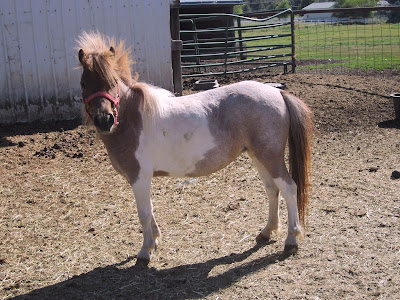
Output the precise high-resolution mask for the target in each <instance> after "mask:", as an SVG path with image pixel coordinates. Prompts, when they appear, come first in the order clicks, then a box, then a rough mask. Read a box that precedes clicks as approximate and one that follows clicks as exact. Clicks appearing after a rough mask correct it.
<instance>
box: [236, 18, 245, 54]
mask: <svg viewBox="0 0 400 300" xmlns="http://www.w3.org/2000/svg"><path fill="white" fill-rule="evenodd" d="M236 23H237V27H238V37H239V51H240V59H241V60H244V53H243V42H242V38H243V36H242V21H241V19H240V17H237V18H236Z"/></svg>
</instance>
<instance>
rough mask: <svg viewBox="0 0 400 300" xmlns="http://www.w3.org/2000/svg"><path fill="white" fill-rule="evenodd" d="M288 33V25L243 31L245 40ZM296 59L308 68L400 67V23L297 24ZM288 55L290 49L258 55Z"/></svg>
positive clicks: (284, 39) (257, 44)
mask: <svg viewBox="0 0 400 300" xmlns="http://www.w3.org/2000/svg"><path fill="white" fill-rule="evenodd" d="M279 33H281V34H282V33H290V26H283V27H277V28H273V29H262V30H257V31H256V30H253V31H245V32H244V33H243V36H244V37H251V36H258V35H270V34H279ZM295 40H296V59H297V60H298V62H299V63H301V62H302V61H303V62H304V61H306V62H308V63H309V66H310V68H315V67H318V68H330V67H340V66H342V67H346V68H350V69H352V68H357V69H376V70H383V69H390V68H399V67H400V24H386V23H380V24H367V25H361V24H348V25H346V24H345V25H333V24H310V23H299V24H296V30H295ZM277 44H290V37H282V38H274V39H268V40H261V41H249V42H247V46H248V47H249V48H251V47H260V46H266V45H277ZM282 53H290V48H285V49H279V50H272V51H264V52H259V53H257V55H271V54H282Z"/></svg>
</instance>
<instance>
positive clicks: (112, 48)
mask: <svg viewBox="0 0 400 300" xmlns="http://www.w3.org/2000/svg"><path fill="white" fill-rule="evenodd" d="M110 51H111V53H112V54H113V55H115V49H114V47H113V46H111V47H110Z"/></svg>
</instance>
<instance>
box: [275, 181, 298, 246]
mask: <svg viewBox="0 0 400 300" xmlns="http://www.w3.org/2000/svg"><path fill="white" fill-rule="evenodd" d="M274 182H275V184H276V185H277V186H278V188H279V189H280V191H281V195H282V197H283V198H284V199H285V200H286V204H287V208H288V223H289V228H288V236H287V239H286V241H285V244H286V245H298V242H297V239H296V237H297V236H299V235H302V233H303V229H302V227H301V225H300V220H299V214H298V209H297V186H296V183H295V182H294V181H293V179H292V178H291V177H290V176H289V174H288V173H286V176H285V178H284V179H283V178H274Z"/></svg>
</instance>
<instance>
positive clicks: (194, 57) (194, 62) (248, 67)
mask: <svg viewBox="0 0 400 300" xmlns="http://www.w3.org/2000/svg"><path fill="white" fill-rule="evenodd" d="M291 13H292V11H291V10H290V9H289V10H284V11H277V12H274V13H273V14H272V16H269V17H267V18H262V19H259V18H251V17H245V16H241V15H234V14H207V15H204V14H197V15H180V22H181V31H180V33H181V39H182V41H183V49H182V55H181V58H182V77H200V76H211V75H225V76H226V75H228V74H236V73H241V72H250V71H254V70H259V69H267V68H280V69H281V70H283V72H284V73H287V72H289V71H294V68H295V60H294V54H293V51H294V47H293V45H292V42H293V38H294V37H293V30H294V28H293V26H292V22H291V18H289V17H288V15H290V14H291ZM272 31H273V33H271V32H272Z"/></svg>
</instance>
